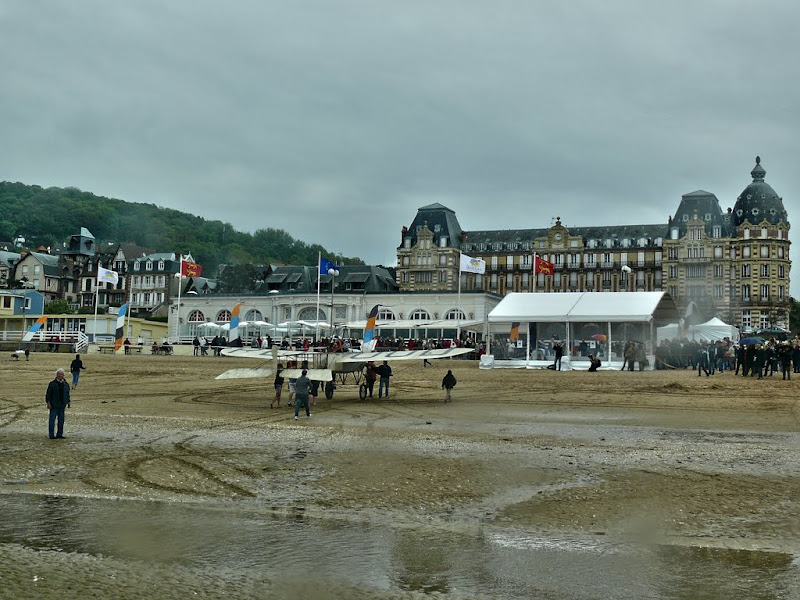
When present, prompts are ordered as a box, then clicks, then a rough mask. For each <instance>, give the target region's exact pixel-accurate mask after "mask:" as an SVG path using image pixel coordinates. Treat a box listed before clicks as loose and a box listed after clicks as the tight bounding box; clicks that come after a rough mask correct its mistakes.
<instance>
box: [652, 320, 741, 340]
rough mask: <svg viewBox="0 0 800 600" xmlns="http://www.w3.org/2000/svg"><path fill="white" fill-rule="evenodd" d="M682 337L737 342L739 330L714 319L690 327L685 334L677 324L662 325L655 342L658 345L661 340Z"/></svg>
mask: <svg viewBox="0 0 800 600" xmlns="http://www.w3.org/2000/svg"><path fill="white" fill-rule="evenodd" d="M684 335H685V336H686V337H687V338H688V339H690V340H706V341H709V342H716V341H719V340H723V339H725V338H726V337H727V338H729V339H730V340H732V341H734V342H737V341H739V329H738V328H737V327H734V326H733V325H728V324H727V323H726V322H725V321H722V320H720V319H718V318H717V317H714V318H713V319H711V320H709V321H706V322H705V323H700V324H699V325H690V326H689V327H688V329H686V332H685V333H682V332H681V330H680V326H679V325H678V323H670V324H669V325H664V327H659V328H658V332H657V338H658V339H657V342H658V343H659V344H660V343H661V341H662V340H671V339H674V338H676V337H683V336H684Z"/></svg>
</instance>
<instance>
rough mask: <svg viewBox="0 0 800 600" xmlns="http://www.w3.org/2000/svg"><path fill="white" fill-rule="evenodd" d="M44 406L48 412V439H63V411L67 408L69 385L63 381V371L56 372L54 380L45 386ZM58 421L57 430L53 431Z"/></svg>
mask: <svg viewBox="0 0 800 600" xmlns="http://www.w3.org/2000/svg"><path fill="white" fill-rule="evenodd" d="M44 401H45V404H47V408H48V409H49V410H50V417H49V419H48V423H47V431H48V433H49V434H50V439H51V440H53V439H56V438H63V437H64V411H65V409H67V408H69V384H68V383H67V382H66V381H65V380H64V369H59V370H58V371H56V378H55V379H53V381H51V382H50V383H49V385H48V386H47V392H46V393H45V396H44ZM56 421H58V429H57V430H56V429H55V425H56Z"/></svg>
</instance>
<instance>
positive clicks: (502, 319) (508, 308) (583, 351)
mask: <svg viewBox="0 0 800 600" xmlns="http://www.w3.org/2000/svg"><path fill="white" fill-rule="evenodd" d="M678 317H679V313H678V309H677V308H676V306H675V302H674V301H673V300H672V298H671V297H670V296H669V294H667V293H666V292H567V293H563V294H560V293H547V294H543V293H538V294H537V293H512V294H508V295H507V296H506V297H505V298H503V300H501V301H500V303H499V304H498V305H497V306H496V307H495V308H494V309H493V310H492V311H491V312H489V316H488V321H489V336H488V338H489V339H490V340H491V347H490V348H489V350H488V351H487V354H489V355H491V356H492V357H493V359H489V361H487V362H492V363H493V364H494V366H500V367H518V368H519V367H525V368H545V367H547V365H549V364H552V363H553V358H552V347H553V344H554V343H555V342H556V341H558V342H561V343H562V344H563V346H564V359H563V361H562V363H564V364H565V365H566V368H588V362H589V359H588V355H589V354H594V355H595V356H599V358H600V359H601V360H602V361H603V364H604V366H607V367H609V366H610V367H613V366H614V364H615V363H616V364H617V368H619V366H620V365H621V364H622V360H623V357H622V349H623V347H624V345H625V342H627V341H636V342H641V343H644V344H645V348H646V351H647V355H648V356H649V357H650V360H649V362H650V365H652V364H654V361H653V359H652V354H653V351H654V349H655V341H656V329H657V327H659V326H660V325H664V324H667V323H671V322H673V321H675V320H677V318H678ZM564 364H562V369H563V368H564Z"/></svg>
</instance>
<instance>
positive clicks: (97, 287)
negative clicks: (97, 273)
mask: <svg viewBox="0 0 800 600" xmlns="http://www.w3.org/2000/svg"><path fill="white" fill-rule="evenodd" d="M97 266H98V267H99V266H100V264H99V263H98V265H97ZM94 285H95V288H94V323H93V324H92V329H93V330H94V335H93V336H92V342H94V343H95V344H96V343H97V305H98V304H99V303H100V282H99V281H97V279H95V282H94Z"/></svg>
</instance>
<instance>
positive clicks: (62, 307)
mask: <svg viewBox="0 0 800 600" xmlns="http://www.w3.org/2000/svg"><path fill="white" fill-rule="evenodd" d="M73 312H74V311H73V310H72V309H71V308H70V307H69V302H67V301H66V300H61V299H59V300H53V301H52V302H48V303H47V304H45V305H44V314H46V315H70V314H72V313H73Z"/></svg>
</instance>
